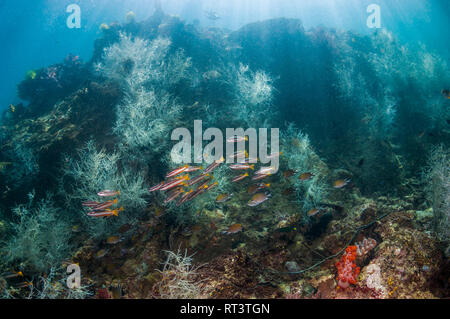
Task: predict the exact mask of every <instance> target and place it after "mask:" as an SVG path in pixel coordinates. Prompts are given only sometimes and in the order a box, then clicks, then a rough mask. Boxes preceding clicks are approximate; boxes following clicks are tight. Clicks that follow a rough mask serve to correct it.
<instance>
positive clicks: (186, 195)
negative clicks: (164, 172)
mask: <svg viewBox="0 0 450 319" xmlns="http://www.w3.org/2000/svg"><path fill="white" fill-rule="evenodd" d="M193 192H194V191H193V190H192V189H191V190H189V192H186V193H184V194H183V196H181V197H180V199H178V201H177V206H180V205H181V204H183V203H185V202H186V201H187V200H188V199H189V196H191V194H192V193H193Z"/></svg>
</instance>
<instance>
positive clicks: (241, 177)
mask: <svg viewBox="0 0 450 319" xmlns="http://www.w3.org/2000/svg"><path fill="white" fill-rule="evenodd" d="M247 176H248V173H245V174H241V175H238V176H236V177H234V178H233V179H232V180H231V182H233V183H235V182H239V181H242V180H243V179H244V178H246V177H247Z"/></svg>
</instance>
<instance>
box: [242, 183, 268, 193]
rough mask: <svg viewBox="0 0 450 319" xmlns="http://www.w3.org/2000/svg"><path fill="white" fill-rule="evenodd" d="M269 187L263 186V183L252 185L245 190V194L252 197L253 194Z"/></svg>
mask: <svg viewBox="0 0 450 319" xmlns="http://www.w3.org/2000/svg"><path fill="white" fill-rule="evenodd" d="M267 187H270V184H264V183H259V184H253V185H250V186H249V187H248V189H247V194H249V195H253V194H255V193H256V192H257V191H259V190H261V189H264V188H267Z"/></svg>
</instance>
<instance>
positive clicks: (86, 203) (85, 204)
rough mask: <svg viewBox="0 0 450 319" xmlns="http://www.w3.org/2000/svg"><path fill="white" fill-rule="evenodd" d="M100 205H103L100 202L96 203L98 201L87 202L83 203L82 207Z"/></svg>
mask: <svg viewBox="0 0 450 319" xmlns="http://www.w3.org/2000/svg"><path fill="white" fill-rule="evenodd" d="M100 204H101V203H100V202H96V201H86V202H83V203H81V205H83V206H84V207H95V206H98V205H100Z"/></svg>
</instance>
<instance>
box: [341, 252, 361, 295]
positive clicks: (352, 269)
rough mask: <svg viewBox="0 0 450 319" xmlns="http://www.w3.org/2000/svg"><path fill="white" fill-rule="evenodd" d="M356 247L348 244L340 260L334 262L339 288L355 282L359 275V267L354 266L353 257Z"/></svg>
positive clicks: (354, 257) (354, 256)
mask: <svg viewBox="0 0 450 319" xmlns="http://www.w3.org/2000/svg"><path fill="white" fill-rule="evenodd" d="M357 249H358V247H356V246H348V247H347V248H346V249H345V253H344V255H342V258H341V261H339V262H337V263H336V267H337V269H338V285H339V287H341V288H348V287H349V286H350V284H353V285H354V284H356V279H357V277H358V275H359V267H357V266H356V263H355V259H356V254H357Z"/></svg>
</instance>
